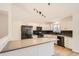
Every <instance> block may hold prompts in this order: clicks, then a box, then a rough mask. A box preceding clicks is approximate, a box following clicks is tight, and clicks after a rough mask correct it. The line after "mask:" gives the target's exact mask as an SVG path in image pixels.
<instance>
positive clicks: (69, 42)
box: [65, 37, 72, 49]
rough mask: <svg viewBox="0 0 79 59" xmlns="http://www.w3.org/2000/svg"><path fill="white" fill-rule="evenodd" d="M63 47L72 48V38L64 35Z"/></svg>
mask: <svg viewBox="0 0 79 59" xmlns="http://www.w3.org/2000/svg"><path fill="white" fill-rule="evenodd" d="M65 47H66V48H70V49H71V48H72V38H70V37H65Z"/></svg>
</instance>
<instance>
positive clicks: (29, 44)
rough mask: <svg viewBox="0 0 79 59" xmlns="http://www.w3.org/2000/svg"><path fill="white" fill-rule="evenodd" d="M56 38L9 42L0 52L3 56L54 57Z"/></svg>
mask: <svg viewBox="0 0 79 59" xmlns="http://www.w3.org/2000/svg"><path fill="white" fill-rule="evenodd" d="M56 41H57V39H56V38H52V37H46V38H32V39H24V40H16V41H10V42H9V43H8V44H7V45H6V47H5V48H4V49H3V50H2V52H0V55H4V56H51V55H54V53H55V50H54V43H55V42H56Z"/></svg>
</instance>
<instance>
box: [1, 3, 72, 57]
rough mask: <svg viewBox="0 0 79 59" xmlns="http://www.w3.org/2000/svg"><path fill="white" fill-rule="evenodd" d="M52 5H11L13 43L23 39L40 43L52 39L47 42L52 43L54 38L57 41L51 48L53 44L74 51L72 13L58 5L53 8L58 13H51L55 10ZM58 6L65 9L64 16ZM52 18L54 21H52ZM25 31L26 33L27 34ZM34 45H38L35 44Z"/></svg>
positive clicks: (10, 36)
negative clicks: (44, 39)
mask: <svg viewBox="0 0 79 59" xmlns="http://www.w3.org/2000/svg"><path fill="white" fill-rule="evenodd" d="M51 5H52V4H50V5H49V4H31V3H29V4H20V3H19V4H11V6H12V9H10V11H9V13H10V15H9V28H8V29H9V39H10V40H11V41H13V42H15V41H19V40H22V39H23V40H24V41H25V39H27V40H28V39H29V38H30V39H31V38H34V39H36V38H38V39H37V40H38V41H39V40H40V39H41V38H50V40H47V39H46V40H47V41H52V38H54V39H56V40H53V41H54V42H53V41H52V42H53V43H50V47H51V44H52V46H53V45H54V44H57V45H60V46H63V47H65V48H68V49H73V47H72V43H73V42H72V41H73V39H72V38H73V27H72V23H73V16H72V15H71V12H70V11H68V12H67V11H66V10H64V8H62V7H61V5H62V4H57V5H56V4H54V6H53V8H54V10H55V9H56V11H57V12H58V13H57V12H55V11H51V9H52V10H53V8H52V6H51ZM55 5H56V6H55ZM11 6H10V7H11ZM31 6H32V8H30V7H31ZM58 6H59V7H60V8H61V9H60V11H61V10H62V9H63V10H62V11H61V12H62V15H60V13H61V12H60V11H58V10H57V8H56V7H58ZM48 8H49V9H48ZM65 11H66V12H65ZM51 12H52V13H53V14H52V15H55V17H54V16H53V17H52V16H51ZM43 13H44V14H43ZM63 15H64V16H63ZM57 16H58V17H57ZM52 18H53V19H54V20H51V19H52ZM47 19H48V20H47ZM23 28H24V29H25V30H24V29H23ZM26 30H27V31H26ZM23 31H26V33H25V32H23ZM28 33H30V34H28ZM42 40H43V39H42ZM35 41H36V40H35ZM43 42H44V43H45V41H43ZM15 44H16V43H15ZM18 44H20V43H18ZM18 44H16V45H18ZM34 44H36V43H34ZM16 45H15V46H16ZM23 45H25V44H23ZM48 45H49V44H48ZM13 46H14V45H13ZM45 46H46V45H45ZM5 48H6V47H4V49H3V50H2V51H3V52H5V50H8V49H7V48H6V49H5ZM16 48H17V49H18V47H17V46H16ZM19 48H22V47H19ZM53 48H54V47H53ZM46 49H47V47H46ZM29 50H30V49H29ZM44 50H45V48H44ZM48 50H49V49H47V50H46V51H48ZM52 50H53V49H52ZM52 50H51V49H50V51H52ZM40 51H41V49H40ZM46 51H45V52H46ZM41 52H42V51H41ZM3 54H4V53H3ZM35 55H36V54H35ZM40 55H42V53H40ZM47 55H53V54H52V53H51V52H50V53H49V54H47Z"/></svg>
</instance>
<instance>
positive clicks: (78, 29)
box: [72, 13, 79, 52]
mask: <svg viewBox="0 0 79 59" xmlns="http://www.w3.org/2000/svg"><path fill="white" fill-rule="evenodd" d="M78 46H79V13H75V14H74V15H73V39H72V50H73V51H75V52H79V47H78Z"/></svg>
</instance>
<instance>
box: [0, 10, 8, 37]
mask: <svg viewBox="0 0 79 59" xmlns="http://www.w3.org/2000/svg"><path fill="white" fill-rule="evenodd" d="M2 12H3V13H2ZM6 13H7V12H5V11H0V38H2V37H4V36H6V35H8V14H6Z"/></svg>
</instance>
